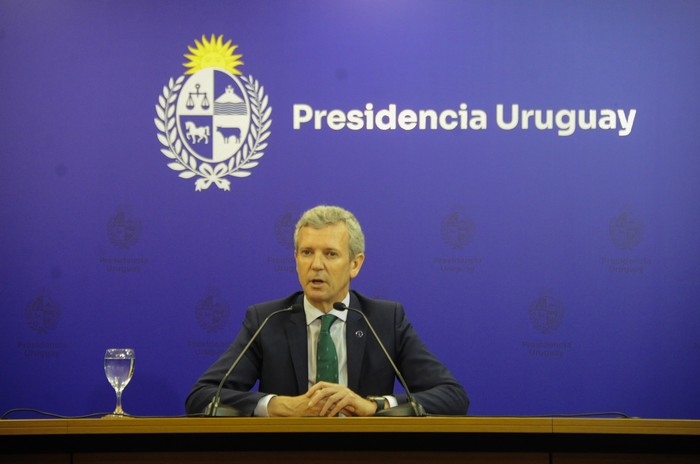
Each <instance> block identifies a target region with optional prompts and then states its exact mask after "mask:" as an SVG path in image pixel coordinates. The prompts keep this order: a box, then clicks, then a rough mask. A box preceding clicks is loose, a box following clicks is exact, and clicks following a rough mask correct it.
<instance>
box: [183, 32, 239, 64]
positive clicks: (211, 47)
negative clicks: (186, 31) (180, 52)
mask: <svg viewBox="0 0 700 464" xmlns="http://www.w3.org/2000/svg"><path fill="white" fill-rule="evenodd" d="M194 43H195V44H196V45H197V46H196V47H191V46H190V47H187V49H188V50H189V51H190V52H191V54H187V55H185V58H187V59H188V60H189V61H188V62H187V63H183V66H185V67H186V68H189V69H188V70H187V71H185V74H194V73H196V72H197V71H201V70H202V69H206V68H219V69H223V70H225V71H228V72H230V73H231V74H241V72H240V71H239V70H238V69H236V67H237V66H240V65H242V64H243V62H242V61H241V60H240V58H241V57H242V56H243V55H234V54H233V52H234V51H235V50H236V49H237V48H238V45H231V41H230V40H229V41H228V42H226V43H224V36H223V35H220V36H219V37H214V34H212V35H211V39H210V40H207V38H206V36H204V35H203V36H202V41H201V42H200V41H199V40H197V39H195V41H194Z"/></svg>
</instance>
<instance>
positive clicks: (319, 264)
mask: <svg viewBox="0 0 700 464" xmlns="http://www.w3.org/2000/svg"><path fill="white" fill-rule="evenodd" d="M311 267H312V268H314V269H323V254H322V253H314V258H313V260H312V261H311Z"/></svg>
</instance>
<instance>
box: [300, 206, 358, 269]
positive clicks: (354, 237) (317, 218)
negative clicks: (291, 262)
mask: <svg viewBox="0 0 700 464" xmlns="http://www.w3.org/2000/svg"><path fill="white" fill-rule="evenodd" d="M340 222H343V223H345V226H346V227H347V228H348V234H349V235H350V243H349V245H350V259H354V258H355V256H356V255H357V254H358V253H364V252H365V234H363V233H362V228H361V227H360V223H359V221H358V220H357V218H356V217H355V215H354V214H352V213H351V212H350V211H348V210H346V209H343V208H341V207H339V206H326V205H319V206H315V207H313V208H311V209H310V210H308V211H306V212H305V213H304V214H302V215H301V218H300V219H299V221H298V222H297V225H296V228H295V229H294V251H297V244H298V240H299V230H300V229H301V228H302V227H313V228H314V229H321V228H323V227H326V226H329V225H331V224H338V223H340Z"/></svg>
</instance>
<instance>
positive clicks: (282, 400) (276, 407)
mask: <svg viewBox="0 0 700 464" xmlns="http://www.w3.org/2000/svg"><path fill="white" fill-rule="evenodd" d="M320 412H321V406H320V405H315V406H309V398H308V397H307V396H306V395H300V396H275V397H273V398H272V399H270V402H269V403H267V413H268V415H269V416H270V417H304V416H320V415H321V414H320Z"/></svg>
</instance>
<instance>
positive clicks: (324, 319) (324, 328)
mask: <svg viewBox="0 0 700 464" xmlns="http://www.w3.org/2000/svg"><path fill="white" fill-rule="evenodd" d="M336 319H337V318H336V317H335V316H334V315H333V314H324V315H323V316H321V332H328V331H330V329H331V325H332V324H333V323H334V322H335V320H336Z"/></svg>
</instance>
